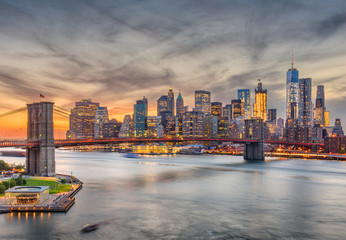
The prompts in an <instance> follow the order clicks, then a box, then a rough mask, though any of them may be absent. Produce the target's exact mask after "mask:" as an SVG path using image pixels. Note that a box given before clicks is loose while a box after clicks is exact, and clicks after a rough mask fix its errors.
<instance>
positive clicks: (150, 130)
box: [147, 116, 162, 137]
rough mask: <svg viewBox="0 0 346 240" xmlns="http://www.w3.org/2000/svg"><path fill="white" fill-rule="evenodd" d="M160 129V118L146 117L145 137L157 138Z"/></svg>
mask: <svg viewBox="0 0 346 240" xmlns="http://www.w3.org/2000/svg"><path fill="white" fill-rule="evenodd" d="M160 126H161V127H160ZM161 129H162V125H161V116H150V117H147V137H159V136H160V130H161Z"/></svg>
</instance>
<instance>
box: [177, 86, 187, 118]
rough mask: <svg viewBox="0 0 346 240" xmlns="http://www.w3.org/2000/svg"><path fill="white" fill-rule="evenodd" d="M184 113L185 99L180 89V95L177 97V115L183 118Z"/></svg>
mask: <svg viewBox="0 0 346 240" xmlns="http://www.w3.org/2000/svg"><path fill="white" fill-rule="evenodd" d="M184 113H185V108H184V99H183V97H182V96H181V93H180V91H179V95H178V97H177V104H176V116H177V117H178V118H182V117H183V114H184Z"/></svg>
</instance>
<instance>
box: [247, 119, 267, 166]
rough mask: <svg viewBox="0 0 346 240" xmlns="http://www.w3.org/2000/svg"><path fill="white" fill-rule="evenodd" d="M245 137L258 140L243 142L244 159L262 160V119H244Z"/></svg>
mask: <svg viewBox="0 0 346 240" xmlns="http://www.w3.org/2000/svg"><path fill="white" fill-rule="evenodd" d="M245 138H247V139H257V140H258V141H256V142H247V143H245V146H244V160H247V161H264V159H265V158H264V141H263V140H264V123H263V120H262V119H260V118H252V119H246V120H245Z"/></svg>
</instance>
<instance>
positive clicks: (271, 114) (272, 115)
mask: <svg viewBox="0 0 346 240" xmlns="http://www.w3.org/2000/svg"><path fill="white" fill-rule="evenodd" d="M267 121H269V122H274V123H275V124H276V109H268V119H267Z"/></svg>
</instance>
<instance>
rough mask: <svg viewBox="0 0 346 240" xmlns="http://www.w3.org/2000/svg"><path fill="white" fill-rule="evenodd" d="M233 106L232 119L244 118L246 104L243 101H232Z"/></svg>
mask: <svg viewBox="0 0 346 240" xmlns="http://www.w3.org/2000/svg"><path fill="white" fill-rule="evenodd" d="M231 105H232V113H231V117H232V119H235V118H236V117H239V116H244V110H245V109H244V102H243V101H242V100H241V99H233V100H232V101H231Z"/></svg>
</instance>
